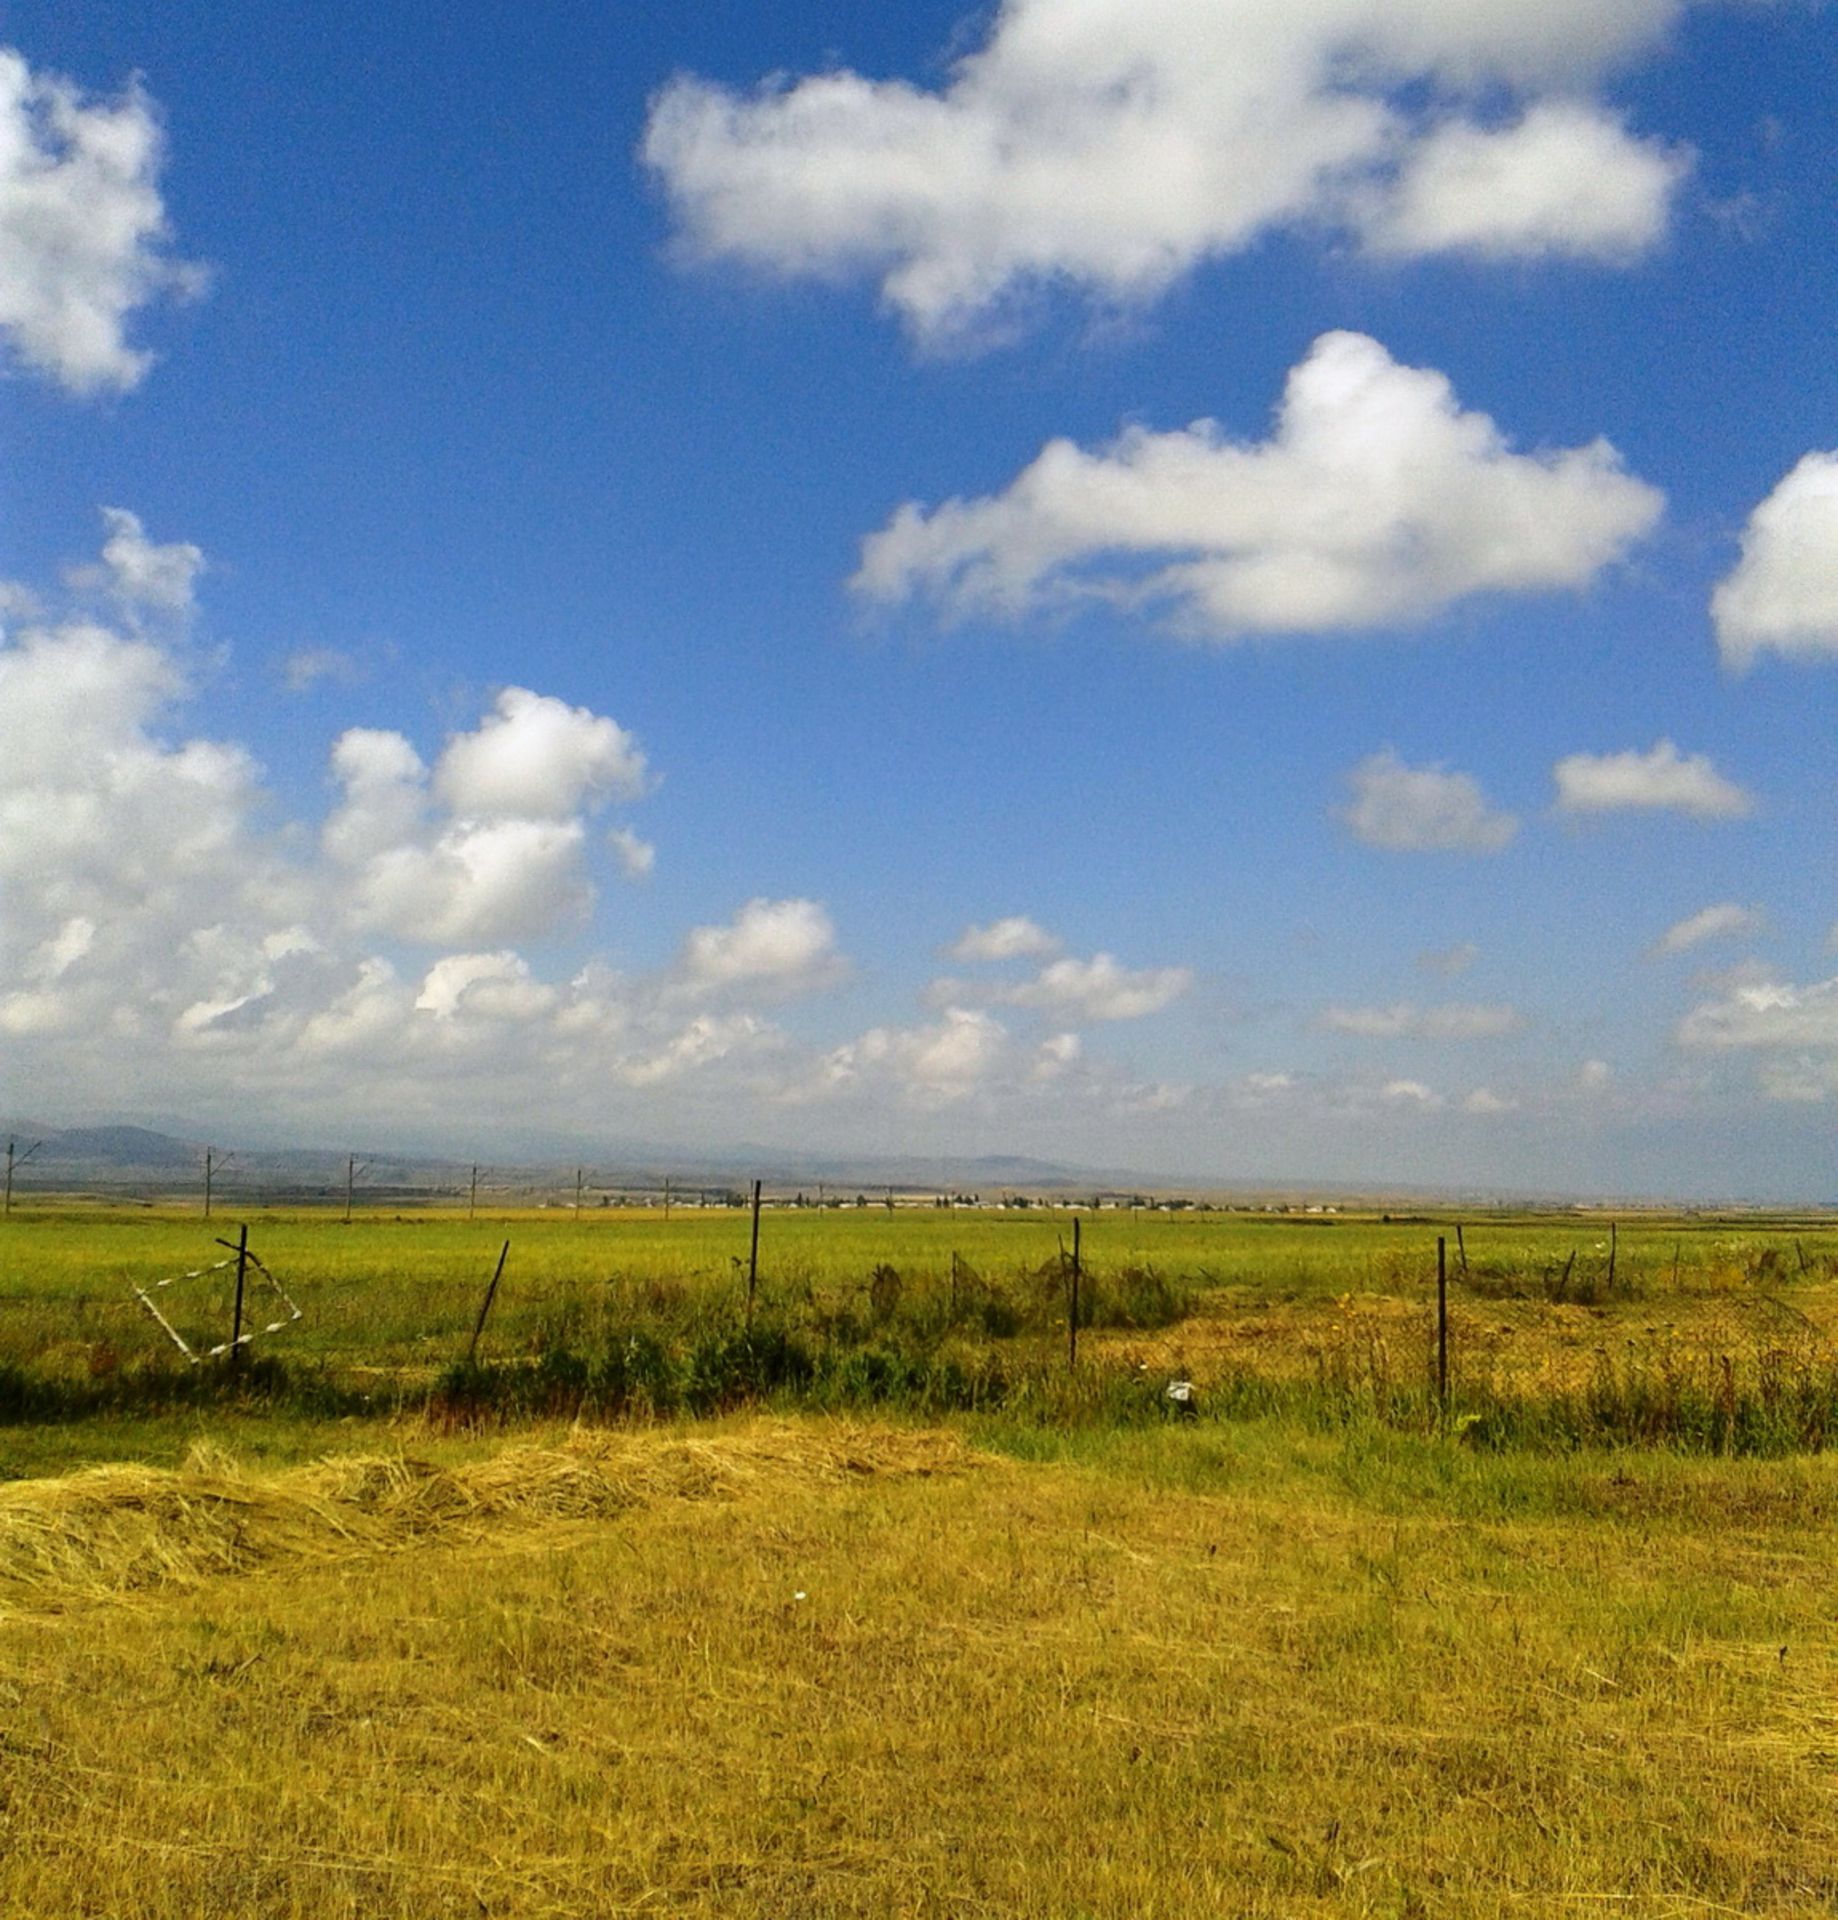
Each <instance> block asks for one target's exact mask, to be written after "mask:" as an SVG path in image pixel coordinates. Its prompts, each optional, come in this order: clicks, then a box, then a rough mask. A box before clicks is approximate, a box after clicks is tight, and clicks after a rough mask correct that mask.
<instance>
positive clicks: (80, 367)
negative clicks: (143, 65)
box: [0, 48, 200, 393]
mask: <svg viewBox="0 0 1838 1920" xmlns="http://www.w3.org/2000/svg"><path fill="white" fill-rule="evenodd" d="M160 149H161V140H160V129H159V122H158V120H157V118H156V116H155V114H154V110H153V107H152V104H151V103H150V102H149V101H148V100H147V98H146V97H145V95H144V94H142V93H141V91H140V90H139V88H138V87H130V88H129V89H128V91H127V92H126V93H125V94H123V95H122V96H121V97H120V98H119V99H117V100H112V101H110V100H94V99H89V98H86V97H85V96H84V95H83V94H82V93H80V92H79V91H78V90H77V89H76V88H75V87H73V86H72V85H71V84H70V83H69V82H68V81H66V80H61V79H58V78H56V77H54V76H51V75H46V74H35V73H34V72H33V71H32V70H31V68H30V67H29V66H28V65H27V64H26V62H25V60H24V59H23V58H22V57H21V56H20V55H19V54H17V53H15V52H13V51H12V50H11V49H10V48H0V334H4V336H5V337H6V339H7V341H8V343H9V344H10V345H11V347H12V349H13V351H14V352H15V353H16V354H17V355H18V357H19V358H20V359H21V360H23V361H24V362H25V363H26V364H27V365H28V366H32V367H35V368H37V369H38V370H39V371H40V372H42V373H46V374H49V375H50V376H51V378H52V379H54V380H56V381H57V382H58V383H59V384H60V385H62V386H64V387H66V388H68V389H69V390H70V391H71V392H73V393H90V392H95V391H98V390H100V389H103V388H109V387H113V388H118V389H120V388H128V387H132V386H135V385H136V384H137V383H138V382H139V381H140V380H141V378H142V377H143V376H144V375H145V373H146V371H147V369H148V367H149V366H150V365H151V364H152V356H151V355H149V354H147V353H145V352H144V351H141V350H139V349H136V348H134V347H131V346H130V345H129V344H128V341H127V333H126V329H127V322H128V319H129V317H130V316H131V315H132V314H133V313H134V312H135V310H136V309H137V308H140V307H143V306H145V305H147V304H148V303H149V302H150V301H152V300H154V299H155V298H157V297H158V296H159V295H161V294H162V293H181V294H182V293H186V292H189V291H193V290H195V289H196V288H197V287H198V285H199V284H200V276H199V274H198V272H197V270H196V269H195V268H190V267H186V266H183V265H181V264H179V263H178V262H176V261H174V260H173V259H172V258H171V256H170V255H169V254H168V253H167V252H166V240H167V224H166V214H165V209H164V207H163V206H162V205H161V202H160V196H159V188H158V180H159V170H160V159H161V151H160Z"/></svg>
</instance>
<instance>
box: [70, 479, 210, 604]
mask: <svg viewBox="0 0 1838 1920" xmlns="http://www.w3.org/2000/svg"><path fill="white" fill-rule="evenodd" d="M102 524H103V525H104V526H105V527H106V528H107V529H108V538H107V539H106V540H105V541H104V542H103V543H102V562H101V565H100V566H97V567H93V568H87V569H79V570H78V580H79V584H95V585H99V586H101V587H102V588H103V589H104V590H105V591H106V592H107V593H108V594H109V596H110V597H111V598H112V599H114V600H115V601H117V602H118V603H119V604H120V605H121V606H122V607H124V608H128V609H130V610H144V611H147V612H151V613H155V614H167V615H173V616H176V617H179V618H183V617H185V616H186V615H188V614H190V612H191V611H192V604H193V598H194V589H195V587H196V585H197V581H198V576H199V574H201V573H202V572H203V571H204V555H203V553H202V552H201V551H200V550H199V549H198V548H197V547H195V546H193V545H192V544H191V542H190V541H189V540H173V541H169V542H167V543H166V544H164V545H162V544H160V543H159V542H158V541H154V540H149V539H148V538H147V530H146V528H145V527H143V526H142V525H141V522H140V516H139V514H136V513H130V512H128V510H127V509H126V508H125V507H104V508H103V509H102Z"/></svg>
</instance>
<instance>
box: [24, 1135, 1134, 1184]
mask: <svg viewBox="0 0 1838 1920" xmlns="http://www.w3.org/2000/svg"><path fill="white" fill-rule="evenodd" d="M8 1140H11V1141H12V1142H14V1143H15V1148H16V1152H15V1163H16V1164H15V1175H14V1178H15V1185H16V1187H17V1188H18V1189H19V1190H21V1191H26V1190H32V1189H37V1190H39V1191H44V1190H47V1189H69V1188H97V1189H105V1190H120V1191H130V1190H153V1191H159V1192H168V1191H172V1190H174V1189H177V1188H183V1187H189V1186H191V1185H194V1184H198V1183H201V1182H202V1180H203V1178H204V1158H205V1154H206V1151H207V1150H208V1149H207V1144H206V1142H205V1140H204V1139H203V1137H202V1136H201V1135H200V1136H198V1137H194V1138H190V1139H187V1138H181V1137H179V1136H177V1135H174V1134H170V1133H161V1132H156V1131H155V1130H153V1129H152V1128H150V1127H141V1126H132V1125H112V1126H88V1127H52V1126H46V1125H43V1124H40V1123H35V1122H33V1121H30V1120H16V1121H6V1120H0V1147H4V1145H5V1143H6V1142H7V1141H8ZM28 1155H29V1157H27V1156H28ZM214 1155H215V1157H214V1162H213V1166H214V1177H215V1178H216V1179H217V1180H218V1181H219V1182H220V1183H221V1184H222V1186H223V1188H224V1190H225V1191H226V1192H227V1191H230V1190H233V1189H235V1188H238V1187H244V1188H246V1187H251V1186H253V1187H257V1188H263V1189H273V1190H276V1191H278V1192H298V1193H302V1194H305V1193H312V1192H319V1191H323V1190H326V1189H332V1188H336V1189H337V1190H339V1191H341V1192H342V1190H343V1188H344V1183H345V1180H346V1176H347V1171H348V1168H349V1162H350V1160H351V1157H352V1156H350V1155H349V1154H346V1153H341V1152H335V1151H329V1150H327V1149H324V1148H317V1147H289V1146H274V1147H249V1148H239V1149H237V1150H236V1151H235V1152H230V1151H228V1150H224V1149H215V1150H214ZM356 1159H357V1162H358V1169H357V1175H356V1182H355V1184H356V1185H357V1187H358V1189H359V1190H360V1191H362V1192H365V1193H369V1194H371V1195H375V1194H376V1193H377V1192H379V1191H394V1192H399V1193H409V1192H417V1191H420V1192H426V1191H437V1190H443V1189H445V1190H451V1189H454V1188H463V1187H465V1186H466V1185H467V1184H468V1183H469V1182H470V1180H471V1177H472V1167H471V1165H470V1163H468V1162H465V1161H461V1160H456V1159H453V1158H451V1157H448V1156H442V1155H426V1154H413V1153H402V1152H399V1151H395V1150H391V1149H388V1148H377V1149H370V1150H363V1151H360V1152H359V1153H358V1154H357V1155H356ZM577 1168H578V1169H579V1171H580V1172H581V1174H582V1177H583V1181H584V1185H585V1186H586V1187H587V1188H588V1189H590V1190H592V1191H594V1192H605V1191H607V1190H609V1189H611V1190H614V1191H618V1190H621V1189H640V1190H646V1189H650V1188H654V1187H659V1186H661V1185H662V1183H663V1181H664V1180H665V1178H666V1177H668V1178H669V1179H670V1181H671V1183H672V1185H673V1186H675V1187H676V1188H677V1190H678V1191H680V1192H689V1191H693V1190H695V1189H698V1188H710V1189H722V1190H726V1189H728V1188H732V1187H736V1186H744V1185H746V1184H747V1183H749V1182H751V1181H753V1180H760V1181H763V1182H764V1183H765V1185H766V1186H767V1188H768V1189H769V1190H771V1191H774V1192H778V1191H782V1190H786V1189H792V1188H812V1187H817V1186H827V1187H828V1188H830V1189H831V1190H833V1191H834V1190H840V1189H843V1188H859V1189H863V1190H870V1191H873V1190H881V1189H885V1188H888V1187H892V1188H894V1189H896V1190H898V1191H901V1192H940V1193H943V1192H979V1193H980V1192H1001V1191H1003V1190H1014V1189H1020V1190H1023V1191H1028V1192H1036V1191H1051V1190H1055V1189H1068V1188H1078V1189H1082V1190H1085V1191H1091V1190H1094V1189H1098V1188H1103V1189H1108V1188H1111V1187H1119V1186H1128V1185H1130V1184H1131V1182H1130V1181H1129V1179H1128V1178H1127V1177H1124V1176H1117V1175H1106V1174H1102V1173H1098V1172H1095V1171H1094V1170H1092V1169H1089V1168H1081V1167H1072V1166H1065V1165H1062V1164H1060V1163H1057V1162H1054V1161H1048V1160H1034V1159H1029V1158H1027V1157H1025V1156H1023V1155H1016V1154H1000V1155H991V1156H985V1157H981V1158H974V1157H973V1158H965V1159H961V1160H954V1159H948V1158H940V1157H925V1156H905V1155H863V1156H860V1157H852V1158H843V1157H840V1156H835V1155H818V1154H799V1153H789V1152H787V1151H785V1150H784V1149H782V1148H771V1149H768V1148H763V1147H762V1148H747V1147H737V1148H733V1149H731V1150H724V1151H722V1152H719V1153H702V1154H696V1153H687V1152H683V1151H681V1150H676V1149H669V1148H659V1147H649V1146H636V1147H634V1146H630V1145H627V1146H622V1147H620V1148H617V1149H615V1150H612V1151H610V1152H608V1151H604V1150H601V1151H595V1150H593V1149H591V1148H588V1147H584V1146H583V1147H576V1148H574V1149H573V1150H572V1151H568V1152H566V1153H563V1154H556V1155H554V1156H545V1157H543V1158H540V1159H530V1160H527V1161H523V1162H519V1163H517V1164H504V1163H499V1164H497V1165H494V1166H491V1167H483V1166H482V1167H481V1168H480V1169H479V1178H480V1185H481V1188H482V1189H490V1190H497V1191H502V1190H503V1189H504V1188H506V1187H519V1188H530V1187H543V1188H551V1187H553V1188H563V1187H572V1186H573V1183H574V1180H575V1177H576V1172H577ZM1136 1184H1140V1181H1139V1180H1138V1182H1137V1183H1136Z"/></svg>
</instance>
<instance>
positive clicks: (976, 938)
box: [944, 913, 1060, 966]
mask: <svg viewBox="0 0 1838 1920" xmlns="http://www.w3.org/2000/svg"><path fill="white" fill-rule="evenodd" d="M1059 945H1060V943H1059V941H1058V940H1056V939H1055V938H1054V936H1053V935H1052V934H1050V933H1049V932H1048V931H1047V930H1046V928H1045V927H1042V926H1037V925H1036V924H1035V923H1034V922H1033V921H1032V920H1030V919H1028V918H1027V916H1026V915H1025V914H1019V913H1016V914H1010V915H1009V916H1008V917H1007V918H1006V919H1003V920H992V921H990V922H989V924H988V925H987V926H981V927H966V928H965V929H964V930H963V932H962V933H961V934H959V935H958V937H957V938H956V940H954V941H953V942H952V943H951V945H950V946H948V947H947V948H946V949H945V956H944V957H945V958H946V959H947V960H955V961H957V962H958V963H959V965H961V966H969V965H972V964H974V963H975V962H977V961H979V960H1028V959H1036V958H1043V957H1045V956H1048V955H1051V954H1055V953H1057V952H1058V951H1059Z"/></svg>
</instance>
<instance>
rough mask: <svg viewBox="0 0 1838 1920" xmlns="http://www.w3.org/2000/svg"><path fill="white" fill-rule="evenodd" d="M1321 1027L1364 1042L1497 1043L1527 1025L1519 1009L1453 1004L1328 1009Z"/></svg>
mask: <svg viewBox="0 0 1838 1920" xmlns="http://www.w3.org/2000/svg"><path fill="white" fill-rule="evenodd" d="M1320 1024H1321V1025H1322V1026H1323V1027H1325V1028H1326V1029H1327V1031H1328V1032H1330V1033H1349V1034H1355V1035H1357V1036H1358V1037H1359V1038H1360V1039H1363V1040H1400V1039H1411V1040H1497V1039H1498V1038H1499V1037H1500V1036H1501V1035H1502V1034H1508V1033H1517V1032H1518V1031H1519V1029H1520V1028H1521V1027H1523V1026H1524V1025H1525V1021H1524V1019H1523V1017H1522V1016H1521V1015H1520V1013H1519V1011H1518V1009H1517V1008H1515V1007H1506V1006H1487V1005H1483V1004H1480V1003H1474V1002H1464V1001H1450V1002H1448V1003H1447V1004H1445V1005H1443V1006H1437V1007H1416V1006H1411V1005H1409V1004H1408V1003H1400V1004H1398V1005H1396V1006H1390V1007H1327V1008H1324V1009H1323V1010H1322V1013H1321V1019H1320Z"/></svg>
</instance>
